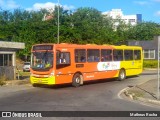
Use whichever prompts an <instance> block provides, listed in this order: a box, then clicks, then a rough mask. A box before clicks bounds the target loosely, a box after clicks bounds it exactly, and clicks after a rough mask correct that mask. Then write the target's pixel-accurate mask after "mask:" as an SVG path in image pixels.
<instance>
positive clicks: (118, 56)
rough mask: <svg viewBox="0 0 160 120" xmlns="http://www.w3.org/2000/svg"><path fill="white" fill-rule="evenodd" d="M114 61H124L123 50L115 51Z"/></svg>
mask: <svg viewBox="0 0 160 120" xmlns="http://www.w3.org/2000/svg"><path fill="white" fill-rule="evenodd" d="M113 59H114V61H122V60H123V50H114V51H113Z"/></svg>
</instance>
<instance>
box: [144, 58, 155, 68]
mask: <svg viewBox="0 0 160 120" xmlns="http://www.w3.org/2000/svg"><path fill="white" fill-rule="evenodd" d="M157 66H158V60H144V61H143V68H157Z"/></svg>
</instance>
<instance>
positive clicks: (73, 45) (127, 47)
mask: <svg viewBox="0 0 160 120" xmlns="http://www.w3.org/2000/svg"><path fill="white" fill-rule="evenodd" d="M37 45H53V46H56V47H61V48H62V47H66V48H95V49H96V48H98V49H100V48H102V49H103V48H107V49H131V48H133V49H140V48H142V47H141V46H127V45H119V46H117V45H109V44H103V45H97V44H84V45H82V44H70V43H60V44H53V43H43V44H35V45H33V46H37Z"/></svg>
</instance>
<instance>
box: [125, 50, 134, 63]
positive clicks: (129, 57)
mask: <svg viewBox="0 0 160 120" xmlns="http://www.w3.org/2000/svg"><path fill="white" fill-rule="evenodd" d="M124 59H125V60H126V61H129V60H133V50H124Z"/></svg>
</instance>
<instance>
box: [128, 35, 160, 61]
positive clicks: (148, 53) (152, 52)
mask: <svg viewBox="0 0 160 120" xmlns="http://www.w3.org/2000/svg"><path fill="white" fill-rule="evenodd" d="M158 41H159V42H158ZM158 44H159V47H160V36H155V37H154V40H150V41H129V42H128V45H133V46H141V47H142V48H143V56H144V59H148V60H149V59H150V60H155V59H156V60H158Z"/></svg>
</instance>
